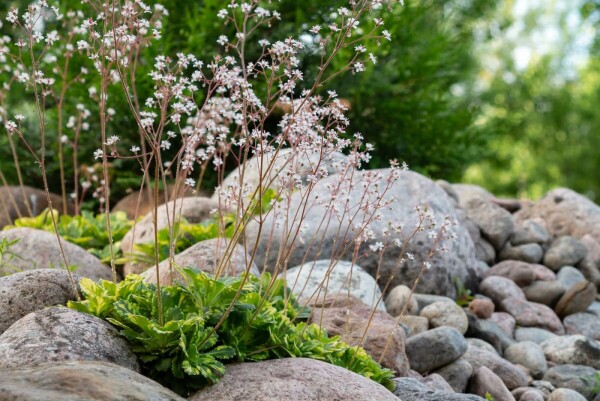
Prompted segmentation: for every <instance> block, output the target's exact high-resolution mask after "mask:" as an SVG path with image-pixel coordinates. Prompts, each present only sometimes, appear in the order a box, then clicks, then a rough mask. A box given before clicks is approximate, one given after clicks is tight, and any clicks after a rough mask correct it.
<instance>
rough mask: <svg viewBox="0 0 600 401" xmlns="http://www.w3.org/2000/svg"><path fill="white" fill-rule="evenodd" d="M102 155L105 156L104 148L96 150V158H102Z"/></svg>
mask: <svg viewBox="0 0 600 401" xmlns="http://www.w3.org/2000/svg"><path fill="white" fill-rule="evenodd" d="M102 156H104V152H103V151H102V149H97V150H95V151H94V159H101V158H102Z"/></svg>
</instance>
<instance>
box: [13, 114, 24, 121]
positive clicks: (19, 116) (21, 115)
mask: <svg viewBox="0 0 600 401" xmlns="http://www.w3.org/2000/svg"><path fill="white" fill-rule="evenodd" d="M24 119H25V116H24V115H23V114H15V120H17V121H23V120H24Z"/></svg>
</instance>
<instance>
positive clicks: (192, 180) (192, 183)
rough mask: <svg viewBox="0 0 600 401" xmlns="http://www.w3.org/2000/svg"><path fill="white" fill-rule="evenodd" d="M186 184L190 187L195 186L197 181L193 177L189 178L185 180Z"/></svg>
mask: <svg viewBox="0 0 600 401" xmlns="http://www.w3.org/2000/svg"><path fill="white" fill-rule="evenodd" d="M185 185H187V186H188V187H193V186H195V185H196V181H194V179H193V178H187V179H186V180H185Z"/></svg>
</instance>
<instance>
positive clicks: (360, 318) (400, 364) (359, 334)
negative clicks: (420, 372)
mask: <svg viewBox="0 0 600 401" xmlns="http://www.w3.org/2000/svg"><path fill="white" fill-rule="evenodd" d="M348 301H349V302H348ZM310 320H311V322H312V323H315V324H319V325H321V327H323V328H324V329H325V330H326V331H327V334H329V335H330V336H338V335H339V336H341V339H342V341H345V342H346V343H348V344H350V345H360V346H362V347H363V348H364V349H365V351H366V352H367V353H368V354H369V355H371V356H372V357H373V359H375V360H376V361H381V362H380V363H381V365H382V366H384V367H386V368H389V369H392V370H394V371H395V372H396V374H397V375H399V376H406V375H407V374H408V371H409V365H408V358H407V356H406V352H405V344H406V335H405V333H404V330H402V328H401V327H400V326H399V325H398V323H397V322H396V319H394V318H393V317H392V316H390V315H389V314H387V313H386V312H382V311H380V310H375V311H373V310H372V309H371V308H370V307H368V306H366V305H365V304H363V303H362V302H361V301H360V300H358V299H356V298H352V297H351V298H350V299H348V298H347V297H328V298H326V299H325V300H323V301H322V302H320V301H319V302H317V303H314V304H313V310H312V316H311V318H310ZM365 332H366V335H365ZM384 352H385V353H384Z"/></svg>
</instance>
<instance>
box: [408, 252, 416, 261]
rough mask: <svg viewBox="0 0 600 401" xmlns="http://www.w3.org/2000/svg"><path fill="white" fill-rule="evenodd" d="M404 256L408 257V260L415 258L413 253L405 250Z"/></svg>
mask: <svg viewBox="0 0 600 401" xmlns="http://www.w3.org/2000/svg"><path fill="white" fill-rule="evenodd" d="M406 257H407V258H408V259H410V260H415V255H413V254H412V253H410V252H406Z"/></svg>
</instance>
